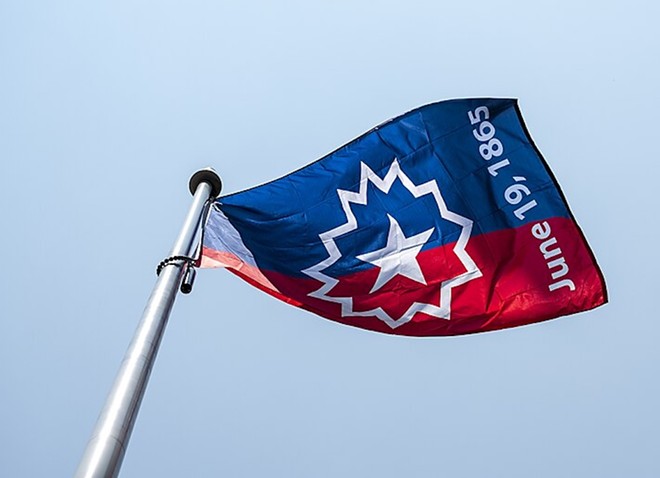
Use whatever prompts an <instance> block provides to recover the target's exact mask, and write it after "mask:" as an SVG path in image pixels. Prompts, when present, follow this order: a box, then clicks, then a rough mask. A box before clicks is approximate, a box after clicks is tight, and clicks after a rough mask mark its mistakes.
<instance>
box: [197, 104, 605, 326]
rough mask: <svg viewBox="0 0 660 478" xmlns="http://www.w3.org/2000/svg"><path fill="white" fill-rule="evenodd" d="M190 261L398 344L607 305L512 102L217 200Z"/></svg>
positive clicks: (400, 125)
mask: <svg viewBox="0 0 660 478" xmlns="http://www.w3.org/2000/svg"><path fill="white" fill-rule="evenodd" d="M201 267H225V268H227V269H229V270H230V271H232V272H234V273H235V274H237V275H238V276H240V277H241V278H243V279H244V280H246V281H248V282H249V283H251V284H253V285H254V286H256V287H258V288H260V289H261V290H263V291H265V292H267V293H269V294H271V295H273V296H275V297H277V298H279V299H281V300H284V301H286V302H288V303H290V304H292V305H295V306H297V307H301V308H304V309H307V310H309V311H312V312H315V313H317V314H319V315H321V316H323V317H326V318H328V319H331V320H334V321H337V322H341V323H344V324H347V325H352V326H356V327H361V328H365V329H370V330H376V331H380V332H385V333H394V334H400V335H412V336H433V335H458V334H467V333H474V332H482V331H488V330H496V329H502V328H507V327H513V326H518V325H524V324H529V323H534V322H539V321H543V320H547V319H551V318H554V317H558V316H563V315H567V314H572V313H575V312H580V311H584V310H588V309H592V308H594V307H597V306H599V305H602V304H604V303H605V302H606V301H607V294H606V289H605V283H604V279H603V276H602V273H601V271H600V269H599V267H598V265H597V263H596V261H595V258H594V255H593V254H592V252H591V250H590V248H589V246H588V244H587V242H586V240H585V238H584V235H583V233H582V231H581V230H580V228H579V227H578V225H577V223H576V221H575V218H574V217H573V215H572V213H571V212H570V210H569V208H568V205H567V203H566V200H565V198H564V196H563V194H562V192H561V190H560V189H559V186H558V184H557V182H556V181H555V179H554V177H553V175H552V173H551V172H550V170H549V168H548V166H547V164H546V163H545V161H544V160H543V158H542V156H541V154H540V152H539V150H538V149H537V148H536V146H535V145H534V143H533V141H532V139H531V137H530V135H529V133H528V131H527V129H526V126H525V124H524V121H523V119H522V115H521V113H520V110H519V107H518V104H517V102H516V101H515V100H511V99H464V100H450V101H443V102H439V103H434V104H431V105H427V106H423V107H421V108H417V109H415V110H412V111H410V112H408V113H406V114H404V115H402V116H399V117H397V118H395V119H392V120H390V121H387V122H385V123H383V124H382V125H380V126H378V127H376V128H374V129H373V130H371V131H369V132H368V133H366V134H364V135H362V136H360V137H359V138H357V139H355V140H354V141H351V142H350V143H348V144H346V145H345V146H342V147H341V148H339V149H337V150H336V151H334V152H333V153H331V154H329V155H327V156H325V157H323V158H321V159H320V160H318V161H316V162H314V163H312V164H310V165H308V166H306V167H304V168H302V169H300V170H298V171H295V172H293V173H291V174H288V175H286V176H284V177H282V178H279V179H277V180H274V181H272V182H269V183H267V184H264V185H261V186H257V187H255V188H252V189H249V190H246V191H242V192H238V193H235V194H230V195H227V196H223V197H220V198H218V199H217V200H216V202H215V203H214V204H213V206H212V208H211V211H210V213H209V216H208V218H207V221H206V224H205V228H204V237H203V247H202V259H201Z"/></svg>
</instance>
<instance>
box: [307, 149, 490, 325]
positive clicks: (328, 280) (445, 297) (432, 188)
mask: <svg viewBox="0 0 660 478" xmlns="http://www.w3.org/2000/svg"><path fill="white" fill-rule="evenodd" d="M397 178H399V179H400V180H401V183H402V184H403V185H404V187H405V188H406V189H407V190H408V191H410V193H411V194H412V195H413V196H414V197H415V198H419V197H421V196H424V195H426V194H431V195H433V198H434V199H435V202H436V203H437V205H438V210H439V211H440V216H441V217H442V218H443V219H446V220H448V221H451V222H453V223H455V224H458V225H459V226H461V233H460V235H459V238H458V241H457V242H456V245H455V246H454V253H455V254H456V256H457V257H458V258H459V260H460V261H461V263H462V264H463V266H465V269H466V272H464V273H462V274H461V275H459V276H456V277H454V278H451V279H448V280H445V281H443V282H442V283H441V284H440V303H439V304H438V305H434V304H425V303H421V302H414V303H413V304H412V305H411V306H410V307H409V308H408V310H407V311H406V312H405V313H404V314H403V315H402V316H401V317H399V318H398V319H394V318H393V317H391V316H390V315H389V314H388V313H387V312H385V311H384V310H383V309H382V308H381V307H377V308H375V309H371V310H366V311H354V310H353V299H352V298H351V297H331V296H329V295H327V294H328V293H329V292H330V291H331V290H332V289H333V287H334V286H335V285H337V284H338V283H339V280H337V279H335V278H333V277H330V276H327V275H325V274H324V273H323V272H322V271H323V270H325V269H327V268H328V267H330V266H331V265H333V264H334V263H335V262H337V261H338V260H339V259H340V258H341V252H340V251H339V248H338V247H337V244H336V243H335V238H337V237H339V236H342V235H344V234H346V233H348V232H351V231H354V230H355V229H357V227H358V225H357V220H356V219H355V215H354V214H353V211H352V210H351V207H350V205H351V204H359V205H363V206H364V205H366V204H367V186H368V184H369V182H371V183H373V184H374V185H375V186H376V187H377V188H378V189H380V190H381V191H382V192H383V193H385V194H387V193H388V192H389V190H390V188H391V187H392V185H393V184H394V181H396V179H397ZM337 195H338V196H339V200H340V201H341V206H342V209H343V210H344V214H345V215H346V219H347V220H346V223H344V224H342V225H341V226H338V227H336V228H334V229H331V230H329V231H326V232H324V233H321V234H319V238H320V239H321V242H322V243H323V245H324V246H325V248H326V250H327V251H328V254H329V256H328V258H327V259H325V260H323V261H321V262H319V263H318V264H316V265H314V266H312V267H309V268H307V269H305V270H303V271H302V272H303V273H304V274H306V275H308V276H310V277H312V278H314V279H316V280H318V281H320V282H323V285H322V286H321V287H320V288H319V289H317V290H315V291H314V292H310V293H309V294H307V295H308V296H310V297H314V298H316V299H321V300H325V301H328V302H335V303H338V304H340V305H341V315H342V317H347V316H353V317H371V316H376V317H377V318H379V319H380V320H382V321H383V322H385V323H386V324H387V325H389V326H390V327H391V328H392V329H395V328H397V327H399V326H401V325H403V324H405V323H407V322H409V321H410V320H411V319H412V318H413V316H414V315H415V314H416V313H417V312H423V313H425V314H428V315H431V316H434V317H437V318H439V319H446V320H449V319H450V312H451V290H452V288H453V287H456V286H459V285H461V284H464V283H466V282H468V281H470V280H472V279H476V278H478V277H481V276H482V274H481V271H480V270H479V268H478V267H477V265H476V264H475V263H474V261H473V260H472V258H471V257H470V256H469V255H468V253H467V252H466V251H465V246H466V245H467V242H468V240H469V239H470V234H471V233H472V220H470V219H468V218H466V217H463V216H460V215H458V214H456V213H454V212H451V211H449V210H448V209H447V205H446V204H445V201H444V199H443V198H442V195H441V194H440V189H439V188H438V184H437V183H436V181H435V180H434V179H433V180H431V181H428V182H426V183H424V184H420V185H419V186H418V185H415V184H413V182H412V181H411V180H410V178H408V176H406V174H405V173H404V172H403V171H402V170H401V167H400V165H399V161H398V160H397V158H394V160H393V161H392V165H391V166H390V169H389V171H388V172H387V174H386V175H385V177H384V178H383V179H381V178H380V177H378V175H376V174H375V173H374V172H373V171H372V170H371V169H370V168H369V166H367V165H366V164H365V163H363V162H360V187H359V191H358V192H353V191H345V190H343V189H337Z"/></svg>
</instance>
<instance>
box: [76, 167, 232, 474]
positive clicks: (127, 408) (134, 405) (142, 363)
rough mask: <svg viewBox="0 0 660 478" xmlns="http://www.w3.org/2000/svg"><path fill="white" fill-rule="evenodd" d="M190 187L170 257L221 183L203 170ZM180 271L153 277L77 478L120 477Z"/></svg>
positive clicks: (171, 268) (189, 237) (189, 241)
mask: <svg viewBox="0 0 660 478" xmlns="http://www.w3.org/2000/svg"><path fill="white" fill-rule="evenodd" d="M189 186H190V192H191V193H193V202H192V205H191V206H190V210H189V211H188V215H187V216H186V219H185V221H184V223H183V227H182V228H181V232H179V237H178V238H177V240H176V242H175V243H174V246H173V247H172V252H171V253H170V256H190V252H191V248H192V246H193V240H194V239H195V237H196V235H197V232H198V229H199V223H200V220H201V218H202V213H203V211H204V205H205V204H206V201H207V200H208V199H209V198H214V197H216V196H217V195H218V194H220V190H221V188H222V183H221V181H220V178H219V177H218V175H217V174H216V173H215V171H213V170H212V169H203V170H200V171H197V172H196V173H195V174H194V175H193V176H192V177H191V178H190V183H189ZM184 270H185V267H184V264H181V263H180V261H176V262H174V263H169V264H168V265H167V266H165V267H164V268H163V269H162V271H161V273H160V275H159V276H158V279H157V280H156V285H155V286H154V288H153V291H152V292H151V296H150V297H149V300H148V301H147V305H146V307H145V308H144V312H143V313H142V320H141V321H140V324H139V325H138V327H137V329H136V331H135V335H134V336H133V340H132V342H131V344H130V345H129V347H128V350H127V351H126V355H125V356H124V361H123V362H122V364H121V367H120V369H119V373H118V374H117V377H116V378H115V382H114V384H113V386H112V389H111V390H110V393H109V394H108V398H107V399H106V402H105V406H104V407H103V410H102V411H101V414H100V415H99V418H98V420H97V422H96V426H95V427H94V431H93V432H92V436H91V438H90V440H89V443H88V444H87V448H86V449H85V453H84V454H83V457H82V459H81V461H80V464H79V466H78V470H77V471H76V475H75V477H76V478H115V477H116V476H117V475H118V474H119V468H120V467H121V463H122V460H123V458H124V454H125V453H126V447H127V446H128V440H129V438H130V435H131V431H132V429H133V425H134V423H135V418H136V417H137V413H138V409H139V408H140V402H141V401H142V397H143V396H144V391H145V389H146V387H147V382H148V381H149V374H150V373H151V368H152V367H153V364H154V360H155V359H156V354H157V352H158V346H159V345H160V340H161V338H162V336H163V332H164V330H165V325H166V324H167V320H168V318H169V316H170V311H171V310H172V306H173V305H174V299H175V298H176V294H177V292H178V290H179V286H180V284H181V279H182V277H183V274H184Z"/></svg>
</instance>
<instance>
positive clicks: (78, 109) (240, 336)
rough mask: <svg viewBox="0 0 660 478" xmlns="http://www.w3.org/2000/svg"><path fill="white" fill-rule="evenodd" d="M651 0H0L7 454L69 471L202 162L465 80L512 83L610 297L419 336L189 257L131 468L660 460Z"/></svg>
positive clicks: (291, 144) (579, 471)
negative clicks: (525, 321) (301, 306)
mask: <svg viewBox="0 0 660 478" xmlns="http://www.w3.org/2000/svg"><path fill="white" fill-rule="evenodd" d="M658 5H660V4H659V3H658V2H656V1H651V0H648V1H625V2H623V1H621V2H613V1H609V0H603V1H590V2H576V1H553V2H532V1H519V2H513V1H507V2H502V1H497V2H496V1H481V0H475V1H454V2H441V1H436V2H432V1H414V0H412V1H410V0H408V1H397V2H390V1H388V2H375V1H374V2H365V1H355V0H354V1H333V2H310V1H307V2H302V1H300V2H292V1H286V2H283V1H280V2H255V1H245V2H231V3H230V2H219V1H197V0H193V1H187V2H172V1H160V2H155V1H154V2H146V1H115V2H89V1H82V0H74V1H67V2H35V1H29V0H21V1H13V2H12V1H9V0H0V219H1V224H2V235H1V236H0V246H1V249H0V250H1V251H2V254H3V257H2V260H3V263H4V267H3V269H4V271H3V273H2V275H0V298H1V302H0V304H1V306H0V476H3V477H37V476H44V477H46V476H47V477H65V476H70V475H72V474H73V472H74V470H75V468H76V467H77V465H78V462H79V460H80V458H81V455H82V452H83V450H84V448H85V445H86V443H87V440H88V438H89V436H90V433H91V431H92V428H93V425H94V423H95V421H96V418H97V415H98V413H99V411H100V410H101V407H102V405H103V403H104V400H105V397H106V394H107V392H108V390H109V388H110V385H111V383H112V381H113V379H114V376H115V373H116V371H117V370H118V367H119V364H120V362H121V359H122V357H123V354H124V352H125V350H126V347H127V346H128V343H129V341H130V339H131V337H132V335H133V331H134V329H135V326H136V325H137V322H138V320H139V317H140V315H141V313H142V308H143V307H144V304H145V302H146V299H147V297H148V295H149V292H150V290H151V287H152V285H153V283H154V281H155V275H154V269H155V267H156V265H157V264H158V262H159V261H160V260H161V259H162V258H163V257H165V256H166V255H167V253H168V252H169V249H170V247H171V245H172V243H173V241H174V239H175V236H176V233H177V232H178V230H179V227H180V225H181V223H182V220H183V216H184V214H185V212H186V211H187V209H188V206H189V205H190V200H191V197H190V194H189V193H188V190H187V182H188V178H189V176H190V175H191V174H192V173H193V172H194V171H195V170H197V169H198V168H200V167H204V166H207V165H212V166H214V167H215V168H216V169H217V170H218V172H219V173H220V174H221V176H222V177H223V180H224V183H225V192H226V193H229V192H233V191H237V190H240V189H243V188H246V187H250V186H253V185H256V184H259V183H262V182H265V181H268V180H270V179H273V178H275V177H278V176H281V175H283V174H285V173H287V172H290V171H292V170H295V169H297V168H299V167H301V166H303V165H305V164H307V163H309V162H311V161H313V160H315V159H317V158H318V157H320V156H322V155H324V154H325V153H327V152H329V151H331V150H333V149H335V148H336V147H338V146H340V145H342V144H344V143H346V142H348V141H349V140H351V139H352V138H354V137H356V136H358V135H360V134H362V133H363V132H365V131H366V130H368V129H370V128H371V127H373V126H375V125H376V124H378V123H380V122H382V121H384V120H386V119H388V118H391V117H393V116H396V115H399V114H401V113H403V112H405V111H407V110H409V109H412V108H414V107H417V106H420V105H423V104H426V103H429V102H433V101H438V100H442V99H448V98H456V97H468V96H505V97H517V98H520V101H521V107H522V110H523V114H524V116H525V119H526V121H527V124H528V126H529V128H530V130H531V133H532V135H533V137H534V139H535V140H536V142H537V144H538V146H539V148H540V149H541V151H542V152H543V154H544V156H545V157H546V159H547V160H548V162H549V163H550V166H551V168H552V170H553V171H554V173H555V174H556V176H557V178H558V180H559V182H560V183H561V185H562V186H563V189H564V192H565V193H566V195H567V197H568V200H569V203H570V205H571V207H572V209H573V212H574V213H575V215H576V217H577V219H578V221H579V223H580V225H581V226H582V228H583V229H584V231H585V233H586V236H587V238H588V239H589V242H590V244H591V245H592V247H593V249H594V252H595V254H596V256H597V258H598V260H599V263H600V265H601V266H602V268H603V271H604V273H605V276H606V278H607V282H608V286H609V291H610V300H611V303H610V304H609V305H607V306H605V307H603V308H600V309H597V310H595V311H592V312H588V313H583V314H580V315H577V316H573V317H569V318H562V319H558V320H555V321H551V322H546V323H542V324H538V325H533V326H528V327H523V328H519V329H512V330H507V331H501V332H494V333H487V334H482V335H474V336H467V337H456V338H434V339H411V338H402V337H392V336H386V335H382V334H377V333H373V332H367V331H362V330H358V329H354V328H349V327H345V326H342V325H338V324H336V323H333V322H330V321H327V320H325V319H322V318H319V317H316V316H313V315H311V314H310V313H307V312H304V311H301V310H298V309H295V308H293V307H290V306H287V305H285V304H284V303H281V302H279V301H277V300H275V299H273V298H271V297H269V296H267V295H266V294H263V293H261V292H259V291H258V290H256V289H253V288H252V287H251V286H249V285H248V284H246V283H244V282H242V281H241V280H239V279H238V278H236V277H234V276H233V275H231V274H229V273H227V272H226V271H216V270H213V271H201V272H200V273H199V274H198V278H197V283H196V286H195V290H194V291H193V294H192V295H190V296H181V297H179V299H178V301H177V303H176V305H175V308H174V312H173V315H172V317H171V320H170V323H169V326H168V329H167V331H166V333H165V337H164V340H163V343H162V347H161V351H160V354H159V356H158V360H157V362H156V365H155V369H154V372H153V374H152V377H151V382H150V384H149V387H148V389H147V393H146V396H145V399H144V401H143V404H142V409H141V411H140V415H139V417H138V420H137V424H136V426H135V429H134V432H133V436H132V439H131V442H130V445H129V449H128V452H127V454H126V458H125V461H124V465H123V468H122V473H121V476H122V477H123V478H128V477H182V476H191V477H259V476H274V477H339V476H342V477H343V476H346V477H382V478H389V477H452V478H462V477H506V478H516V477H525V478H528V477H549V478H557V477H581V478H582V477H598V478H605V477H635V478H640V477H657V476H660V459H659V457H658V450H659V449H660V411H659V406H660V405H659V404H660V385H659V378H658V377H659V373H658V368H659V367H658V365H660V360H659V359H660V347H659V346H658V339H659V333H660V314H659V313H658V307H657V297H658V283H659V281H658V279H657V267H658V265H659V261H658V233H659V228H658V223H657V214H656V213H654V211H655V209H656V205H657V202H658V200H657V194H658V190H659V189H660V188H659V187H658V176H659V175H660V166H659V162H658V157H659V155H660V133H659V131H660V119H659V118H660V95H659V93H658V88H659V85H660V68H659V67H658V54H659V51H660V33H659V28H660V27H659V26H658V25H659V24H660V7H659V6H658Z"/></svg>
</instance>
